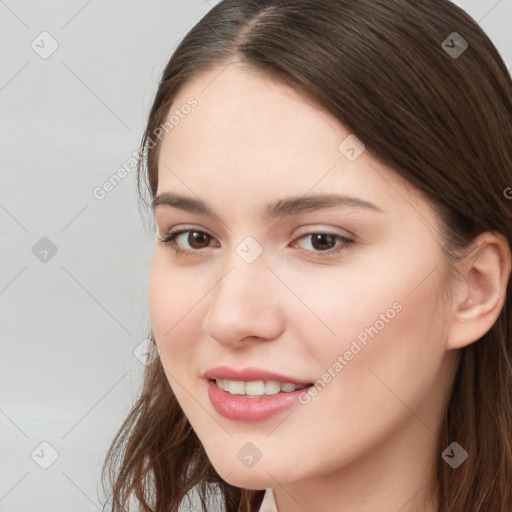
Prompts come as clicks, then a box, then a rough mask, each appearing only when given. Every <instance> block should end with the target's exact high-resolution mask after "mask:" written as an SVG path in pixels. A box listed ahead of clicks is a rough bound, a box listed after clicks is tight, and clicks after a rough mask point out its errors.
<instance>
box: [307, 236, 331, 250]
mask: <svg viewBox="0 0 512 512" xmlns="http://www.w3.org/2000/svg"><path fill="white" fill-rule="evenodd" d="M333 240H334V237H333V236H332V235H328V234H325V233H324V234H322V233H320V234H317V235H315V236H313V240H312V244H313V247H314V248H315V249H330V248H331V245H332V244H330V243H329V242H332V241H333ZM316 242H320V246H317V245H318V244H317V243H316ZM326 243H327V245H328V246H329V247H326V246H325V244H326ZM322 244H323V245H322Z"/></svg>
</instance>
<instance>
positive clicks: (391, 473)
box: [149, 63, 510, 512]
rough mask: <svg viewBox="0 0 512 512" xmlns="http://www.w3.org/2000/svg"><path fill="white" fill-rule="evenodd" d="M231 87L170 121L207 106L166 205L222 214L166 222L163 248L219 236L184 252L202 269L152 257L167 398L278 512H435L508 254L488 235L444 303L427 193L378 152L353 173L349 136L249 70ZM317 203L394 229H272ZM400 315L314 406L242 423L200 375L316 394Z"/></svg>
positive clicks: (320, 223)
mask: <svg viewBox="0 0 512 512" xmlns="http://www.w3.org/2000/svg"><path fill="white" fill-rule="evenodd" d="M222 69H224V66H222V67H219V68H216V69H213V70H211V71H208V72H206V73H203V74H200V75H198V76H197V77H195V78H194V79H193V80H192V81H191V82H189V83H188V84H187V85H185V87H184V88H183V89H182V90H181V92H180V94H179V95H178V97H177V98H176V100H175V102H174V104H173V106H172V107H171V111H174V110H175V109H176V108H180V106H181V105H183V104H185V103H186V102H187V100H188V99H189V98H190V97H191V96H194V97H195V98H196V99H197V101H198V105H197V106H196V107H195V108H194V109H192V111H191V112H190V114H188V115H187V116H185V117H184V118H183V119H180V122H179V124H177V125H176V126H175V127H174V128H173V129H172V130H171V131H169V133H168V134H167V135H166V136H165V137H164V139H163V141H162V145H161V151H160V156H159V169H158V191H157V193H162V192H166V191H172V192H175V193H179V194H182V195H186V196H188V197H191V198H194V199H198V198H199V199H201V200H202V201H204V202H206V203H207V204H208V206H209V208H210V209H211V210H212V212H213V213H214V215H213V216H208V215H204V214H198V213H190V212H187V211H185V210H181V209H177V208H174V207H165V206H163V207H158V208H156V209H155V217H156V222H157V227H158V234H160V235H163V234H165V233H166V232H167V231H169V230H170V229H171V228H178V227H182V228H183V229H187V228H188V229H191V230H192V231H200V232H204V233H206V234H207V235H210V238H208V237H206V238H205V239H202V240H200V243H199V244H198V243H197V242H196V245H191V244H194V239H193V238H191V237H189V236H188V233H187V234H185V235H182V236H180V237H179V238H178V241H177V244H178V246H179V248H181V249H187V250H190V251H194V250H195V251H196V253H195V254H193V255H190V256H184V255H180V254H175V253H174V251H173V249H172V247H171V246H169V245H165V244H163V243H162V242H160V241H158V240H156V241H155V247H154V256H153V261H152V268H151V275H150V288H149V309H150V317H151V323H152V328H153V333H154V336H155V340H156V343H157V346H158V347H159V349H160V353H161V361H162V364H163V367H164V369H165V371H166V374H167V376H168V380H169V383H170V385H171V387H172V389H173V392H174V393H175V395H176V397H177V399H178V401H179V403H180V405H181V407H182V408H183V410H184V412H185V414H186V416H187V417H188V419H189V421H190V423H191V425H192V427H193V428H194V430H195V432H196V433H197V435H198V437H199V439H200V440H201V442H202V443H203V445H204V448H205V450H206V452H207V455H208V457H209V458H210V460H211V462H212V464H213V465H214V467H215V469H216V471H217V472H218V473H219V475H220V476H221V477H222V478H224V479H225V480H226V481H227V482H229V483H230V484H232V485H235V486H239V487H245V488H250V489H265V488H268V487H272V488H274V493H275V499H276V503H277V506H278V508H279V511H280V512H295V511H299V510H300V511H303V510H309V511H312V510H323V511H325V512H330V511H332V512H334V511H336V512H348V511H353V510H358V512H370V511H377V510H378V511H379V512H397V511H398V510H400V511H401V512H407V511H412V510H416V507H418V506H423V508H421V510H422V511H423V512H434V511H436V510H437V509H436V506H435V503H428V504H421V501H420V500H421V499H422V493H421V491H422V490H425V489H426V487H425V486H426V485H427V484H428V483H429V482H430V483H432V482H434V483H435V480H431V479H432V477H433V474H434V473H433V472H434V468H435V464H436V463H437V461H438V459H439V457H440V455H441V454H440V453H439V450H438V447H437V436H438V430H439V424H440V421H441V417H442V414H443V413H444V410H445V408H446V406H447V399H448V397H449V392H450V389H451V385H452V381H453V376H454V372H455V369H456V365H457V362H458V356H459V355H460V350H458V349H460V348H462V347H463V346H465V345H467V344H469V343H472V342H473V341H476V340H477V339H478V338H479V337H481V336H482V335H483V334H485V332H487V331H488V330H489V329H490V327H491V326H492V325H493V323H494V322H495V321H496V318H497V316H498V314H499V312H500V310H501V307H502V305H503V296H504V289H505V286H506V283H507V281H508V277H509V274H510V251H509V248H508V245H507V243H506V241H504V240H502V239H501V238H499V237H498V236H494V235H491V234H489V233H485V234H483V235H482V236H481V237H480V238H479V239H478V240H477V242H476V243H477V245H476V250H474V251H472V252H471V253H470V255H469V256H468V257H467V258H466V259H464V260H463V261H462V262H461V268H460V274H461V278H460V281H459V282H458V283H457V286H452V287H451V290H452V293H451V294H450V293H449V292H450V289H448V288H447V287H448V286H449V285H453V284H454V283H448V282H447V280H446V279H444V278H443V274H442V270H443V269H444V268H445V266H446V264H447V263H446V260H445V258H444V256H443V253H442V251H441V248H442V245H441V241H440V238H439V220H438V218H437V215H436V212H435V210H434V209H433V208H432V206H431V205H430V203H429V202H428V201H427V200H426V199H425V198H424V197H423V196H422V194H421V193H420V192H419V191H417V190H415V189H414V187H413V186H412V185H411V184H409V183H408V182H406V181H404V180H403V179H402V178H401V177H399V176H398V175H397V174H396V173H394V172H393V171H392V169H390V168H388V167H386V166H384V165H383V164H381V163H379V161H377V160H376V159H375V158H373V157H372V155H371V154H370V152H369V150H365V151H364V152H363V153H362V154H361V155H360V156H359V157H358V158H357V159H356V160H355V161H349V160H348V159H347V158H346V157H345V155H344V154H342V153H341V152H340V151H339V149H338V146H339V144H340V143H341V142H342V141H343V140H344V139H345V138H346V137H347V136H348V135H350V132H349V131H348V130H347V129H346V128H345V127H344V126H343V125H342V124H340V123H339V121H337V120H336V119H335V118H334V117H333V116H332V115H330V114H329V113H328V112H325V111H323V110H322V109H320V108H319V107H317V106H316V105H314V104H313V103H312V102H311V101H306V99H305V98H304V97H302V96H301V95H299V94H298V93H296V92H295V91H293V90H292V89H290V88H288V87H287V86H285V85H283V84H280V83H278V82H276V81H274V80H270V79H269V78H266V77H264V76H262V75H260V74H258V73H257V72H255V71H252V70H250V69H247V68H245V67H243V66H242V65H240V64H238V63H232V64H231V65H229V66H228V67H227V68H225V69H224V71H222V72H221V70H222ZM219 73H220V74H219ZM322 193H335V194H348V195H352V196H357V197H358V198H361V199H364V200H365V201H369V202H371V203H373V204H375V205H376V206H378V208H380V209H381V210H382V212H377V211H372V210H369V209H361V208H355V207H339V206H338V207H334V208H329V209H323V210H319V211H315V212H306V213H301V214H298V215H294V216H288V217H281V218H280V219H271V220H268V219H265V218H264V217H263V216H262V215H261V212H262V211H263V208H264V207H265V206H266V205H267V204H268V203H273V202H275V201H277V200H280V199H284V198H286V197H289V196H305V195H307V196H308V197H309V196H312V195H316V194H322ZM315 233H330V234H334V235H341V236H345V237H347V238H350V239H352V240H354V243H353V244H352V245H350V246H347V247H345V248H343V249H342V251H341V252H340V253H338V254H335V255H329V254H328V251H333V250H335V249H337V248H338V247H339V244H341V243H342V242H340V241H339V239H336V238H335V239H334V240H331V242H329V241H328V242H327V246H322V245H321V244H320V245H318V244H314V243H313V240H312V237H311V236H307V235H308V234H309V235H311V234H315ZM247 236H252V237H253V238H254V239H255V240H256V241H257V242H258V244H259V245H260V246H261V248H262V249H263V252H262V254H261V255H260V256H259V257H258V258H257V259H256V260H255V261H254V262H252V263H247V262H246V261H244V259H242V258H241V257H240V256H239V255H238V254H237V252H236V248H237V246H238V245H239V244H240V243H241V242H242V241H243V240H244V239H245V238H246V237H247ZM324 243H325V242H324ZM329 243H330V244H331V245H329ZM322 247H325V249H324V252H322ZM315 251H316V253H315ZM312 253H314V254H312ZM315 256H316V257H315ZM394 303H395V304H396V303H399V304H400V305H401V310H400V312H397V313H396V314H395V315H394V318H392V319H391V320H389V321H388V322H386V323H385V326H384V327H383V328H382V329H381V330H379V332H378V334H377V335H376V336H375V337H373V338H368V342H367V345H366V346H363V348H362V350H361V351H360V352H358V353H357V355H355V356H354V357H353V358H352V360H350V361H346V362H347V364H346V366H344V367H343V369H342V370H341V371H339V372H337V373H336V372H334V375H335V376H334V377H333V378H332V379H331V381H330V382H329V383H328V384H327V385H326V386H325V387H324V388H323V389H322V390H321V391H320V392H319V393H318V394H317V396H315V397H313V398H311V400H310V402H309V403H308V404H307V405H300V404H299V405H297V406H295V407H293V408H292V409H287V410H286V411H284V412H282V413H279V414H277V415H275V416H272V417H271V418H269V419H267V420H264V421H259V422H252V423H248V422H240V421H233V420H229V419H226V418H224V417H223V416H221V415H219V414H218V413H217V412H216V410H215V409H214V408H213V406H212V404H211V403H210V401H209V398H208V394H207V391H206V385H205V384H206V383H205V381H204V379H202V378H201V375H202V374H203V372H205V371H206V370H207V369H209V368H212V367H214V366H219V365H228V366H231V367H236V368H245V367H249V366H251V367H258V368H264V369H268V370H271V371H275V372H278V373H283V374H287V375H292V376H294V377H296V378H297V379H301V380H305V381H309V382H315V381H317V380H318V379H319V378H321V376H322V375H323V374H324V372H326V370H327V369H328V368H330V367H331V368H332V366H333V364H334V363H335V362H336V361H337V357H338V356H339V355H343V354H344V353H345V352H346V351H347V350H348V349H349V348H350V346H351V343H352V341H353V340H354V339H356V336H357V335H358V334H359V333H361V332H362V331H364V329H365V328H366V327H369V326H373V325H374V324H375V323H376V321H377V320H379V318H382V317H381V316H380V315H382V314H385V313H386V311H387V310H389V309H390V308H391V309H392V305H393V304H394ZM360 345H361V344H360ZM247 442H251V443H253V444H254V445H255V446H256V447H257V448H258V450H259V451H260V452H261V454H262V457H261V459H260V460H259V461H258V462H257V463H256V464H255V465H254V466H252V467H250V468H248V467H246V466H245V465H244V464H243V463H242V462H241V461H240V460H239V459H238V457H237V452H238V451H239V450H240V449H241V448H242V447H243V446H244V445H245V444H246V443H247Z"/></svg>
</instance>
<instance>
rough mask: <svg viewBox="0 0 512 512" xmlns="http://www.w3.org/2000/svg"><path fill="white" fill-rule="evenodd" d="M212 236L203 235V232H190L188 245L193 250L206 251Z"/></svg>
mask: <svg viewBox="0 0 512 512" xmlns="http://www.w3.org/2000/svg"><path fill="white" fill-rule="evenodd" d="M210 239H211V237H210V235H207V234H206V233H202V232H201V231H189V235H188V237H187V243H188V244H189V245H190V247H192V249H204V248H205V247H208V246H209V244H210Z"/></svg>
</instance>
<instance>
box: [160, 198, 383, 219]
mask: <svg viewBox="0 0 512 512" xmlns="http://www.w3.org/2000/svg"><path fill="white" fill-rule="evenodd" d="M161 207H172V208H179V209H181V210H185V211H187V212H190V213H199V214H203V215H209V216H215V215H214V213H213V211H212V209H211V208H210V207H209V206H208V205H207V204H206V203H204V202H203V201H201V200H199V199H194V198H193V197H186V196H181V195H178V194H175V193H172V192H162V193H160V194H158V195H157V196H156V197H155V198H154V199H153V202H152V208H153V211H154V210H156V209H157V208H161ZM335 207H337V208H343V207H345V208H347V207H350V208H354V207H355V208H360V209H366V210H371V211H375V212H381V213H383V210H382V209H381V208H379V207H378V206H377V205H375V204H373V203H370V202H368V201H365V200H364V199H360V198H359V197H355V196H348V195H336V194H323V195H309V196H294V197H289V198H286V199H280V200H278V201H276V202H275V203H271V204H268V205H267V206H266V207H265V208H264V210H263V216H264V217H266V218H268V219H273V218H276V217H283V216H290V215H298V214H300V213H308V212H313V211H317V210H323V209H327V208H335Z"/></svg>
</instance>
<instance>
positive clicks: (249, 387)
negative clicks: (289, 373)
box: [209, 379, 313, 398]
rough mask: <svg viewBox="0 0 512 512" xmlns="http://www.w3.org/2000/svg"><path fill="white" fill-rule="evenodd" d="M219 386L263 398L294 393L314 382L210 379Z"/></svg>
mask: <svg viewBox="0 0 512 512" xmlns="http://www.w3.org/2000/svg"><path fill="white" fill-rule="evenodd" d="M209 380H210V382H213V383H214V384H215V385H216V386H217V387H218V388H220V389H222V390H223V391H226V392H227V393H229V394H230V395H241V396H244V397H247V398H262V397H265V396H270V395H277V394H280V393H293V392H294V391H299V390H301V389H305V388H308V387H311V386H312V385H313V384H312V383H308V384H293V383H291V382H278V381H276V380H253V381H242V380H229V379H209Z"/></svg>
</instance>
